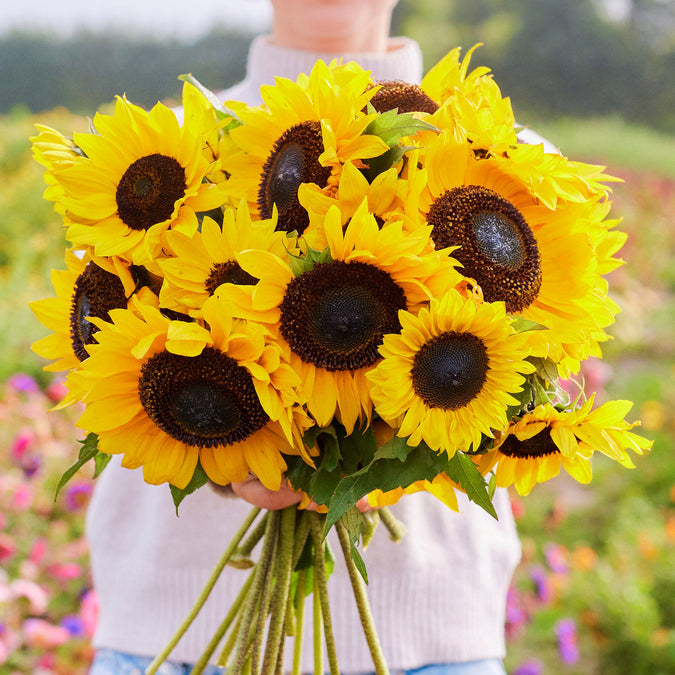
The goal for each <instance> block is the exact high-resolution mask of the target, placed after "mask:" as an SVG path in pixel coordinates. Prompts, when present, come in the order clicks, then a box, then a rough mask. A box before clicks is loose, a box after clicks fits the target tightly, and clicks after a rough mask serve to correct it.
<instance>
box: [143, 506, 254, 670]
mask: <svg viewBox="0 0 675 675" xmlns="http://www.w3.org/2000/svg"><path fill="white" fill-rule="evenodd" d="M259 513H260V508H259V507H257V506H255V507H254V508H252V509H251V511H250V512H249V514H248V515H247V516H246V518H245V520H244V522H243V523H242V524H241V527H240V528H239V529H238V530H237V533H236V534H235V535H234V537H233V538H232V540H231V541H230V543H229V544H228V546H227V548H226V549H225V551H224V552H223V555H222V556H221V558H220V560H219V561H218V563H217V564H216V566H215V567H214V569H213V571H212V572H211V576H209V578H208V580H207V582H206V585H205V586H204V588H203V589H202V592H201V593H200V594H199V597H198V598H197V601H196V602H195V604H194V605H193V606H192V609H191V610H190V612H189V613H188V615H187V616H186V617H185V620H184V621H183V623H182V624H181V625H180V626H179V627H178V630H177V631H176V632H175V633H174V635H173V637H172V638H171V639H170V640H169V642H168V643H167V644H166V646H165V647H164V649H162V651H161V652H160V653H159V654H157V656H156V657H155V658H154V659H153V661H152V663H151V664H150V665H149V666H148V667H147V668H146V669H145V675H154V674H155V673H156V672H157V670H158V669H159V667H160V666H161V665H162V663H164V661H166V659H167V658H168V656H169V654H171V652H172V651H173V648H174V647H175V646H176V645H177V644H178V641H179V640H180V639H181V638H182V637H183V635H185V632H186V631H187V629H188V628H189V627H190V624H192V622H193V621H194V620H195V617H196V616H197V614H199V611H200V610H201V608H202V607H203V606H204V603H205V602H206V600H207V598H208V597H209V595H210V594H211V591H212V590H213V587H214V586H215V585H216V582H217V581H218V578H219V577H220V574H221V572H222V571H223V569H224V568H225V565H227V563H228V561H229V560H230V557H231V556H232V554H233V553H234V551H235V549H236V548H237V546H239V542H240V541H241V540H242V539H243V537H244V535H245V534H246V532H248V529H249V528H250V527H251V524H252V523H253V521H254V520H255V518H256V516H257V515H258V514H259Z"/></svg>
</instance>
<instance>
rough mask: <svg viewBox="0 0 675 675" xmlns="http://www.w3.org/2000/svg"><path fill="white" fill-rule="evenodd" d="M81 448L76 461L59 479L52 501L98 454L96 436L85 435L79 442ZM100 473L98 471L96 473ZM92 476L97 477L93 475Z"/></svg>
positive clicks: (91, 434) (92, 434)
mask: <svg viewBox="0 0 675 675" xmlns="http://www.w3.org/2000/svg"><path fill="white" fill-rule="evenodd" d="M80 442H81V443H82V447H81V448H80V454H79V457H78V458H77V461H76V462H75V463H74V464H73V465H71V466H69V467H68V468H67V469H66V470H65V471H64V472H63V475H62V476H61V478H60V479H59V482H58V485H57V486H56V494H55V495H54V501H56V499H57V497H58V496H59V492H61V488H63V486H64V485H65V484H66V483H67V482H68V481H69V480H70V479H71V478H72V477H73V476H74V475H75V474H76V473H77V472H78V471H79V470H80V469H81V468H82V467H83V466H84V465H85V464H86V463H87V462H88V461H89V460H91V459H94V458H95V457H96V456H97V455H98V454H99V449H98V436H97V435H96V434H94V433H89V434H87V437H86V438H85V439H84V440H83V441H80ZM98 473H100V471H99V472H98ZM94 475H98V474H97V473H95V474H94Z"/></svg>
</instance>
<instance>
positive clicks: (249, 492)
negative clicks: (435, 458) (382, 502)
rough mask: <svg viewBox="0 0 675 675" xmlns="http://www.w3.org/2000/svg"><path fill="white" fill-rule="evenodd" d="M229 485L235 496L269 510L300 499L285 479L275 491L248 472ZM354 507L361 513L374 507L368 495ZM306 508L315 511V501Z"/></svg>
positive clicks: (283, 506) (276, 509)
mask: <svg viewBox="0 0 675 675" xmlns="http://www.w3.org/2000/svg"><path fill="white" fill-rule="evenodd" d="M230 487H231V488H232V492H234V494H235V495H237V497H240V498H241V499H243V500H244V501H246V502H248V503H249V504H253V506H259V507H260V508H262V509H268V510H270V511H278V510H279V509H285V508H286V507H287V506H292V505H293V504H299V503H300V501H301V499H302V495H301V494H300V493H299V492H295V491H294V490H292V489H291V487H290V486H289V485H288V482H287V481H286V480H285V479H284V480H282V481H281V488H280V489H279V490H276V491H275V490H270V489H269V488H266V487H265V486H264V485H263V484H262V483H261V482H260V480H259V479H258V478H257V477H256V476H254V475H253V474H249V475H248V476H247V478H246V480H245V481H243V482H242V483H230ZM356 507H357V508H358V510H359V511H361V512H362V513H364V512H366V511H372V510H373V509H374V507H372V506H370V504H368V497H361V499H359V501H358V502H356ZM307 510H308V511H316V503H315V502H314V501H311V502H310V503H309V504H308V506H307Z"/></svg>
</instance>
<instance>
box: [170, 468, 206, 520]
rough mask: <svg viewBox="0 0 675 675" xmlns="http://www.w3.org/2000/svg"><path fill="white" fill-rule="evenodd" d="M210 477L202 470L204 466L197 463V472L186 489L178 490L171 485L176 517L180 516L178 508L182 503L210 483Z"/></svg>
mask: <svg viewBox="0 0 675 675" xmlns="http://www.w3.org/2000/svg"><path fill="white" fill-rule="evenodd" d="M208 480H209V477H208V476H207V475H206V471H204V469H203V468H202V465H201V464H200V463H199V462H197V466H196V467H195V472H194V473H193V474H192V478H191V479H190V482H189V483H188V484H187V485H186V486H185V487H184V488H178V487H176V486H175V485H169V489H170V490H171V498H172V499H173V505H174V506H175V507H176V515H178V507H179V506H180V504H181V502H182V501H183V500H184V499H185V498H186V497H187V496H188V495H191V494H192V493H193V492H194V491H195V490H197V489H199V488H200V487H203V486H204V485H206V483H208Z"/></svg>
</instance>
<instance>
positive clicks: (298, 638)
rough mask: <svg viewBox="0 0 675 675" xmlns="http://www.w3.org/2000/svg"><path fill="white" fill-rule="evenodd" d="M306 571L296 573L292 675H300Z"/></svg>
mask: <svg viewBox="0 0 675 675" xmlns="http://www.w3.org/2000/svg"><path fill="white" fill-rule="evenodd" d="M306 583H307V570H300V571H299V572H298V586H297V589H296V592H295V641H294V643H293V675H301V667H302V641H303V638H304V634H305V631H304V628H305V624H304V622H305V584H306Z"/></svg>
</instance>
